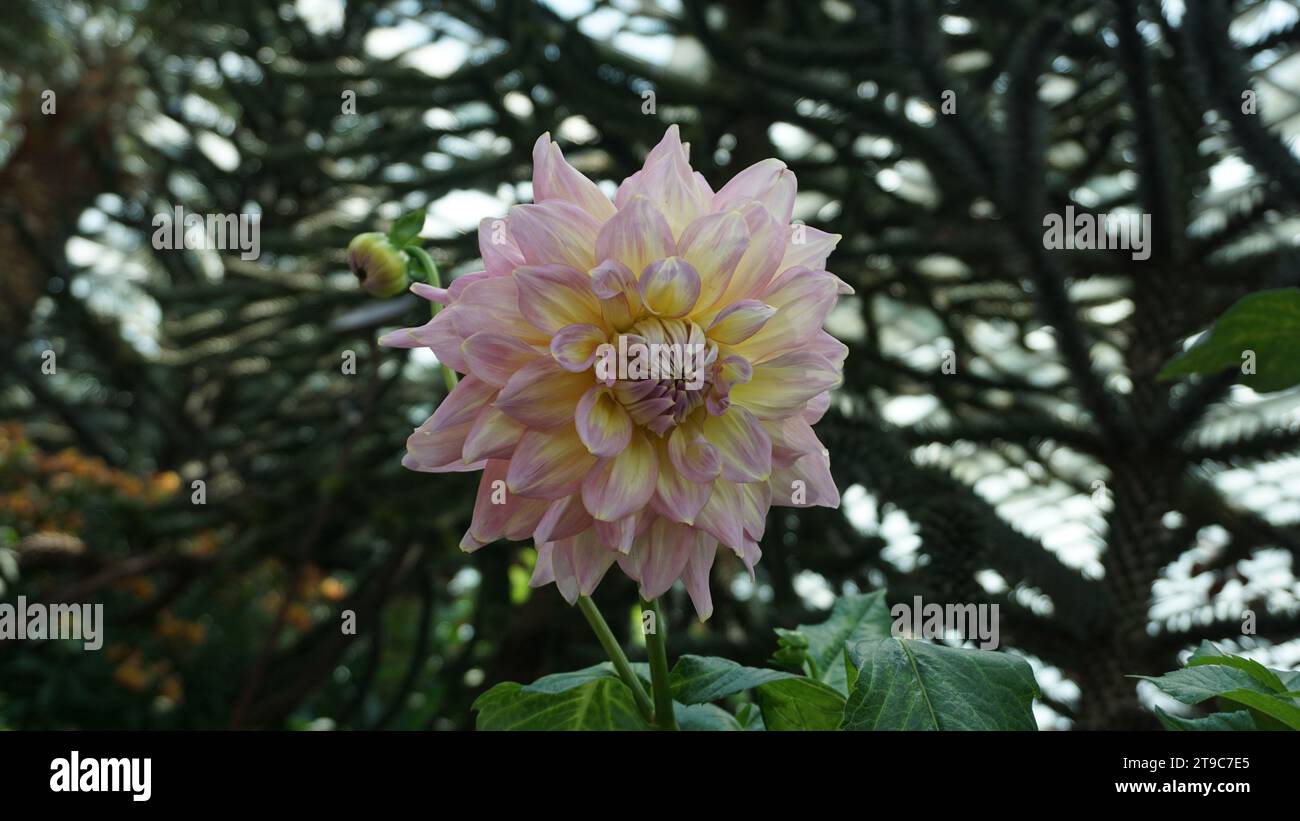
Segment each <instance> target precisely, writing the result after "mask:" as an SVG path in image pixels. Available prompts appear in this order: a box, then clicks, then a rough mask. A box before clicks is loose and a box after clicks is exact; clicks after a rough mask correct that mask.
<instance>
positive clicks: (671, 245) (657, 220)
mask: <svg viewBox="0 0 1300 821" xmlns="http://www.w3.org/2000/svg"><path fill="white" fill-rule="evenodd" d="M675 253H677V244H676V243H675V242H673V233H672V229H671V228H669V226H668V220H666V219H664V215H663V214H662V213H660V211H659V209H658V208H656V207H655V205H654V203H652V202H651V201H650V200H649V199H647V198H646V197H641V196H636V197H632V198H631V199H630V200H629V201H628V203H627V204H626V205H625V206H623V207H621V208H619V210H618V213H617V214H615V215H614V217H613V218H612V219H610V221H609V222H607V223H605V224H604V225H603V226H601V229H600V233H599V234H598V235H597V236H596V259H597V260H599V261H600V262H605V261H608V260H614V261H615V262H621V263H622V264H623V265H626V266H627V267H628V269H629V270H631V271H634V272H635V271H641V270H644V269H645V267H646V266H647V265H649V264H650V263H652V262H654V261H655V260H657V259H663V258H664V257H669V256H672V255H673V254H675Z"/></svg>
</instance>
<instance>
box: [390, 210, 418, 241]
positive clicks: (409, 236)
mask: <svg viewBox="0 0 1300 821" xmlns="http://www.w3.org/2000/svg"><path fill="white" fill-rule="evenodd" d="M423 229H424V209H423V208H420V209H417V210H415V211H409V212H407V213H405V214H403V215H402V216H401V217H399V218H398V219H397V222H394V223H393V227H392V228H389V229H388V241H389V242H391V243H393V245H395V246H397V247H398V248H405V247H406V246H408V245H411V244H412V243H414V242H415V241H416V239H417V238H418V237H419V236H420V231H422V230H423Z"/></svg>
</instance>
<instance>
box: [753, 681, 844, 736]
mask: <svg viewBox="0 0 1300 821" xmlns="http://www.w3.org/2000/svg"><path fill="white" fill-rule="evenodd" d="M758 706H759V709H760V710H762V712H763V726H764V727H766V728H767V729H768V730H837V729H839V726H840V722H842V721H843V720H844V696H842V695H841V694H840V693H839V691H838V690H836V689H835V688H834V687H831V686H830V685H829V684H824V683H822V682H820V681H816V680H814V679H810V678H801V677H792V678H787V679H781V680H779V681H770V682H768V683H767V684H764V685H762V686H760V687H759V688H758Z"/></svg>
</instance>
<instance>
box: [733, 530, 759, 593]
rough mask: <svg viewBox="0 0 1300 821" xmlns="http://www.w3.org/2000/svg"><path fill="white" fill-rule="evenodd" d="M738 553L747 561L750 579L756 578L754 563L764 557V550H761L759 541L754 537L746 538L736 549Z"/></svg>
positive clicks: (746, 567)
mask: <svg viewBox="0 0 1300 821" xmlns="http://www.w3.org/2000/svg"><path fill="white" fill-rule="evenodd" d="M735 552H736V555H737V556H739V557H740V560H741V561H742V562H744V563H745V569H746V570H748V571H749V580H750V581H751V582H752V581H753V580H754V565H756V564H758V560H759V559H761V558H762V557H763V551H762V550H759V548H758V542H757V541H755V540H753V539H746V540H745V543H744V544H742V545H741V546H740V548H739V549H737V550H736V551H735Z"/></svg>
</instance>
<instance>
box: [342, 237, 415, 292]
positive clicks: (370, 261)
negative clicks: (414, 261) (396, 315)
mask: <svg viewBox="0 0 1300 821" xmlns="http://www.w3.org/2000/svg"><path fill="white" fill-rule="evenodd" d="M409 262H410V257H408V256H407V255H406V252H405V251H403V250H401V249H400V248H398V247H396V246H395V245H393V243H391V242H389V240H388V237H387V236H386V235H384V234H381V233H379V232H377V231H371V232H369V233H365V234H357V235H356V236H355V237H353V238H352V241H351V242H349V243H348V267H349V268H350V269H352V273H353V275H354V276H356V278H357V279H358V280H359V281H360V282H361V287H362V288H365V289H366V290H367V291H369V292H370V295H371V296H376V297H390V296H396V295H397V294H400V293H401V292H402V291H405V290H406V286H407V276H406V266H407V264H408V263H409Z"/></svg>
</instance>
